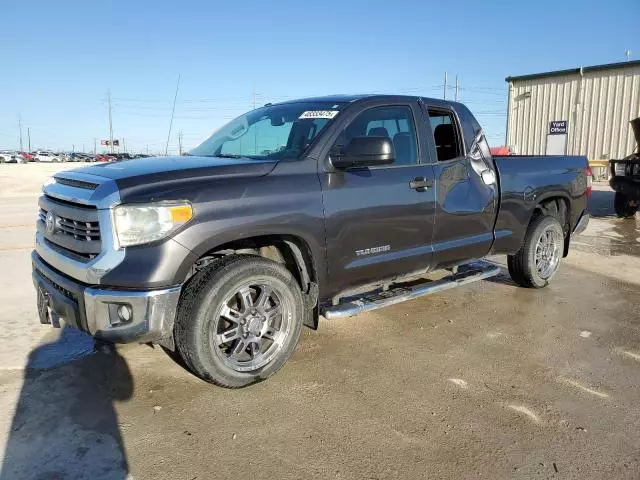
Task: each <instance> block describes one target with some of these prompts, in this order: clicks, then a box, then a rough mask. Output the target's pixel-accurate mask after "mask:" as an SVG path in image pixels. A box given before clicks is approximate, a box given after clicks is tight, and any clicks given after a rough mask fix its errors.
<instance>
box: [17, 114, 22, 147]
mask: <svg viewBox="0 0 640 480" xmlns="http://www.w3.org/2000/svg"><path fill="white" fill-rule="evenodd" d="M18 130H20V151H22V118H20V115H18Z"/></svg>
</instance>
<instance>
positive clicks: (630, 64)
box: [505, 60, 640, 82]
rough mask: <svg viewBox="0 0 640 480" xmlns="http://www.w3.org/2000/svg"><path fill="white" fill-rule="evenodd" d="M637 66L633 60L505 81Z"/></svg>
mask: <svg viewBox="0 0 640 480" xmlns="http://www.w3.org/2000/svg"><path fill="white" fill-rule="evenodd" d="M637 66H640V60H633V61H629V62H618V63H606V64H604V65H592V66H590V67H578V68H569V69H568V70H555V71H553V72H543V73H531V74H529V75H518V76H515V77H507V78H505V81H507V82H513V81H518V80H532V79H534V78H543V77H556V76H560V75H570V74H572V73H580V69H581V68H582V71H583V72H597V71H599V70H611V69H614V68H624V67H637Z"/></svg>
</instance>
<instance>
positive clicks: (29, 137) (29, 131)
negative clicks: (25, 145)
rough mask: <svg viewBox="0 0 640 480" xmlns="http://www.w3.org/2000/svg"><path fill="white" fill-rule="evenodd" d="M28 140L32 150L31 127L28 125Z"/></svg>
mask: <svg viewBox="0 0 640 480" xmlns="http://www.w3.org/2000/svg"><path fill="white" fill-rule="evenodd" d="M27 141H28V142H29V151H31V128H29V127H27Z"/></svg>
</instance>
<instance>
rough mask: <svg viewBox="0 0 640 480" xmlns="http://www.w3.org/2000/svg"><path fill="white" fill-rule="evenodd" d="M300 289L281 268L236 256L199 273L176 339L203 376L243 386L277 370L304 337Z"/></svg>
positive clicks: (187, 293)
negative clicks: (301, 332) (302, 333)
mask: <svg viewBox="0 0 640 480" xmlns="http://www.w3.org/2000/svg"><path fill="white" fill-rule="evenodd" d="M303 317H304V303H303V298H302V293H301V291H300V287H299V286H298V284H297V282H296V280H295V278H294V277H293V276H292V275H291V273H290V272H289V271H288V270H287V269H286V268H285V267H284V266H283V265H281V264H279V263H276V262H273V261H271V260H268V259H265V258H262V257H258V256H253V255H230V256H227V257H224V258H222V259H220V260H217V261H215V262H213V263H212V264H211V265H210V266H209V267H208V268H207V269H206V270H204V271H201V272H200V273H198V274H196V275H195V276H194V277H193V278H192V279H191V281H190V282H189V284H188V285H187V286H186V287H185V290H184V292H183V294H182V297H181V299H180V305H179V307H178V314H177V318H176V328H175V339H176V346H177V348H178V350H179V353H180V355H181V357H182V359H183V360H184V362H185V363H186V365H187V366H188V367H189V369H191V370H192V371H193V372H194V373H195V374H196V375H197V376H199V377H200V378H202V379H204V380H206V381H208V382H212V383H215V384H217V385H220V386H223V387H230V388H237V387H244V386H246V385H250V384H252V383H255V382H257V381H260V380H263V379H265V378H267V377H269V376H271V375H273V374H274V373H275V372H277V371H278V370H279V369H280V368H281V367H282V366H283V365H284V363H285V362H286V361H287V359H288V358H289V357H290V356H291V354H292V353H293V351H294V350H295V347H296V345H297V343H298V339H299V338H300V331H301V328H302V321H303Z"/></svg>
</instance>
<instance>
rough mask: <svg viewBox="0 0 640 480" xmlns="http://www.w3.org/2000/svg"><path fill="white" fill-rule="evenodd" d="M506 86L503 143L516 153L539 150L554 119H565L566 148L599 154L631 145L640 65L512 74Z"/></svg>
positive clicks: (617, 153) (615, 153) (638, 110)
mask: <svg viewBox="0 0 640 480" xmlns="http://www.w3.org/2000/svg"><path fill="white" fill-rule="evenodd" d="M510 89H511V91H510V102H509V103H510V105H509V112H508V113H509V118H508V132H507V135H508V137H507V145H509V146H510V147H511V148H512V150H514V151H515V153H518V154H522V155H544V153H545V149H546V139H547V132H548V128H549V122H551V121H553V120H566V121H567V122H568V138H567V153H569V154H576V155H586V156H587V157H588V158H589V159H590V160H600V159H607V158H622V157H624V156H626V155H629V154H630V153H631V152H633V151H634V149H635V139H634V137H633V132H632V131H631V127H630V126H629V121H630V120H632V119H634V118H636V117H640V66H631V67H626V68H625V67H623V68H615V69H610V70H600V71H590V72H585V73H584V75H583V76H581V75H580V74H579V73H575V74H570V75H565V76H549V77H541V78H534V79H529V80H513V81H512V83H511V85H510ZM527 92H530V93H527ZM528 95H530V96H528Z"/></svg>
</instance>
